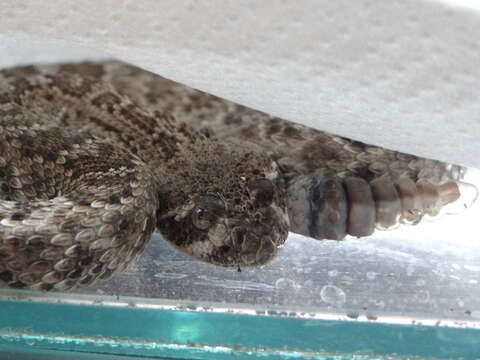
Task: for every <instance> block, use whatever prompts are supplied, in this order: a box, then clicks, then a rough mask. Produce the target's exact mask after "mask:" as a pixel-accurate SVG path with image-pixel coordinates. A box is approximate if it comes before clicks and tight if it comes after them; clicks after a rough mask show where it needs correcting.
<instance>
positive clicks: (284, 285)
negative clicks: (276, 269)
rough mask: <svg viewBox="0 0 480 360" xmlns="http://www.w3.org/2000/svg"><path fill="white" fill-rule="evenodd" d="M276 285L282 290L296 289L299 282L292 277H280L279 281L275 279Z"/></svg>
mask: <svg viewBox="0 0 480 360" xmlns="http://www.w3.org/2000/svg"><path fill="white" fill-rule="evenodd" d="M275 287H276V288H277V289H281V290H285V289H296V288H297V284H296V283H295V281H293V280H292V279H286V278H280V279H278V280H277V281H275Z"/></svg>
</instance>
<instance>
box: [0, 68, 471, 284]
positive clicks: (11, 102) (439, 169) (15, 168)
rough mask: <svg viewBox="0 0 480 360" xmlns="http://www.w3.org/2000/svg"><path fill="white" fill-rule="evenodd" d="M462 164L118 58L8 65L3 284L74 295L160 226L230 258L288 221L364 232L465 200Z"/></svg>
mask: <svg viewBox="0 0 480 360" xmlns="http://www.w3.org/2000/svg"><path fill="white" fill-rule="evenodd" d="M463 173H464V170H463V168H461V167H459V166H454V165H449V164H445V163H441V162H438V161H434V160H427V159H421V158H418V157H415V156H412V155H407V154H402V153H398V152H394V151H389V150H386V149H382V148H379V147H374V146H369V145H366V144H363V143H360V142H355V141H351V140H348V139H345V138H342V137H338V136H334V135H331V134H327V133H324V132H321V131H317V130H314V129H311V128H307V127H305V126H301V125H298V124H294V123H292V122H289V121H286V120H282V119H279V118H276V117H273V116H269V115H267V114H264V113H262V112H259V111H255V110H252V109H249V108H246V107H244V106H241V105H238V104H234V103H232V102H229V101H226V100H223V99H220V98H217V97H214V96H211V95H208V94H205V93H202V92H200V91H197V90H194V89H190V88H188V87H185V86H183V85H180V84H177V83H174V82H172V81H169V80H166V79H164V78H161V77H159V76H157V75H154V74H152V73H149V72H147V71H144V70H141V69H139V68H136V67H134V66H130V65H127V64H125V63H121V62H117V61H106V62H96V63H95V62H85V63H77V64H56V65H40V66H25V67H16V68H10V69H4V70H1V71H0V283H1V285H2V286H10V287H14V288H25V287H29V288H33V289H40V290H51V289H54V290H68V289H71V288H73V287H75V286H81V285H88V284H91V283H92V282H94V281H96V280H97V279H105V278H108V277H109V276H111V275H112V274H113V273H114V272H116V271H121V270H123V269H125V267H126V266H127V265H128V264H129V263H131V262H132V261H133V260H134V259H135V258H136V257H137V256H138V255H139V254H140V253H141V252H142V250H143V249H144V248H145V246H146V244H147V243H148V240H149V239H150V237H151V234H152V233H153V232H154V231H155V230H157V231H159V232H160V233H161V235H162V236H163V237H164V238H165V239H166V240H168V241H169V242H170V243H171V244H172V245H173V246H175V247H176V248H178V249H180V250H182V251H184V252H186V253H187V254H189V255H191V256H193V257H195V258H197V259H200V260H203V261H207V262H210V263H213V264H216V265H221V266H234V267H239V268H240V267H244V266H257V265H262V264H265V263H267V262H268V261H270V260H271V259H272V258H274V257H275V255H276V254H277V253H278V250H279V249H280V248H281V247H282V245H283V243H284V242H285V240H286V238H287V234H288V232H289V231H291V232H296V233H300V234H304V235H306V236H310V237H313V238H317V239H337V240H340V239H343V238H344V237H345V236H347V235H353V236H358V237H360V236H368V235H370V234H371V233H372V232H373V231H374V229H375V228H378V229H385V228H390V227H392V226H396V224H399V223H417V222H418V221H420V219H421V218H422V217H423V216H424V215H425V214H430V215H432V214H435V213H437V212H438V211H440V210H441V208H442V206H443V205H446V204H448V203H451V202H454V201H456V200H457V199H458V198H459V196H460V192H459V188H458V184H459V183H458V181H457V180H459V179H460V178H461V177H462V176H463Z"/></svg>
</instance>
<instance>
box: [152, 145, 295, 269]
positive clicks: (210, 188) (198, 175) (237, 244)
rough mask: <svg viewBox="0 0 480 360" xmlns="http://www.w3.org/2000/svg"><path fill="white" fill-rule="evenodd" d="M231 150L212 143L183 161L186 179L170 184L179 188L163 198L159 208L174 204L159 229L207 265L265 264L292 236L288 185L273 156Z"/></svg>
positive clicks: (161, 216)
mask: <svg viewBox="0 0 480 360" xmlns="http://www.w3.org/2000/svg"><path fill="white" fill-rule="evenodd" d="M231 149H232V147H231V146H230V147H227V146H225V145H223V144H221V143H208V144H204V145H203V146H202V148H201V149H197V151H195V152H192V153H189V154H188V156H185V157H184V158H185V159H188V161H186V162H184V163H183V164H182V165H181V167H182V168H183V169H185V171H186V173H185V175H186V176H179V177H178V178H176V179H171V180H170V183H175V184H176V185H175V186H170V187H167V188H168V189H167V190H165V191H164V193H163V194H162V195H161V196H160V203H162V198H163V199H165V200H164V201H163V202H164V203H165V202H169V203H170V205H169V206H168V207H167V209H165V210H164V211H163V212H159V215H158V217H157V228H158V230H159V231H160V233H161V234H162V235H163V237H164V238H165V239H166V240H168V241H169V242H171V243H172V244H173V245H174V246H175V247H176V248H178V249H180V250H182V251H184V252H186V253H187V254H189V255H191V256H193V257H195V258H197V259H200V260H202V261H206V262H209V263H212V264H215V265H220V266H232V267H239V268H240V267H245V266H259V265H263V264H265V263H267V262H269V261H270V260H272V259H273V258H274V257H275V255H276V254H277V252H278V249H279V248H280V247H281V246H282V245H283V243H284V242H285V240H286V238H287V235H288V227H289V222H288V215H287V206H286V195H285V186H284V183H283V179H282V176H281V173H280V171H279V169H278V166H277V165H276V163H275V162H274V161H273V160H272V159H271V158H270V157H268V156H267V155H265V154H261V153H259V152H255V151H252V150H242V149H236V150H234V151H232V150H231ZM177 165H178V164H177ZM176 170H178V169H176ZM172 173H178V171H175V172H174V171H172ZM172 199H174V200H172ZM177 204H178V205H177ZM175 205H176V206H175Z"/></svg>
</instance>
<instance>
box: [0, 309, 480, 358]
mask: <svg viewBox="0 0 480 360" xmlns="http://www.w3.org/2000/svg"><path fill="white" fill-rule="evenodd" d="M9 344H10V345H12V344H16V345H18V346H24V347H32V346H34V347H36V348H38V349H50V350H62V351H66V350H71V351H77V352H91V353H105V354H125V355H139V354H141V355H143V356H167V357H173V358H186V359H232V358H233V359H243V358H250V359H251V358H265V359H298V358H310V359H333V358H338V359H348V358H350V356H354V355H355V356H357V358H358V357H362V358H363V357H364V358H366V359H374V358H380V357H385V356H390V357H398V358H408V357H410V358H411V357H423V358H437V359H452V358H454V359H465V360H470V359H472V360H473V359H480V330H477V329H464V328H448V327H434V326H418V325H417V326H407V325H392V324H382V323H375V322H370V323H369V322H354V321H332V320H318V319H304V318H293V317H276V316H260V315H257V316H254V315H240V314H231V313H209V312H195V311H192V312H189V311H174V310H159V309H145V308H135V307H131V308H129V307H110V306H89V305H81V306H80V305H67V304H55V303H35V302H23V301H11V300H5V301H0V350H1V349H2V348H3V347H6V346H8V345H9Z"/></svg>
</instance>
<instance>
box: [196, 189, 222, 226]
mask: <svg viewBox="0 0 480 360" xmlns="http://www.w3.org/2000/svg"><path fill="white" fill-rule="evenodd" d="M225 213H226V208H225V204H224V203H223V201H222V200H221V199H219V198H218V197H216V196H212V195H205V196H202V197H201V198H200V199H199V200H198V202H197V206H195V209H193V213H192V219H193V225H194V226H195V227H196V228H197V229H199V230H208V229H209V228H210V227H211V226H212V225H213V224H215V223H216V221H217V219H218V218H219V217H221V216H223V215H225Z"/></svg>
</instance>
